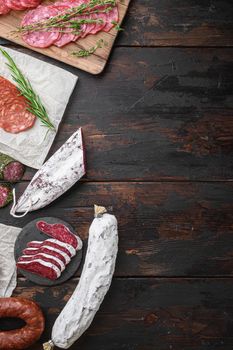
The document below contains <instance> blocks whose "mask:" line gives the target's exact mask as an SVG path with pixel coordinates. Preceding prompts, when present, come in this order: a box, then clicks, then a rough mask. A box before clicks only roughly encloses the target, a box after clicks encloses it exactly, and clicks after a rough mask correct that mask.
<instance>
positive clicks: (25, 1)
mask: <svg viewBox="0 0 233 350" xmlns="http://www.w3.org/2000/svg"><path fill="white" fill-rule="evenodd" d="M20 3H21V5H22V6H24V7H25V8H30V7H37V6H38V5H39V4H40V3H41V0H20Z"/></svg>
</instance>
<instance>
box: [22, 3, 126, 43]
mask: <svg viewBox="0 0 233 350" xmlns="http://www.w3.org/2000/svg"><path fill="white" fill-rule="evenodd" d="M89 3H90V0H64V1H57V2H55V3H54V4H52V5H51V4H50V5H47V6H46V5H43V6H42V5H41V6H38V7H37V8H36V9H35V10H31V11H29V12H28V13H27V14H26V15H25V16H24V18H23V20H22V23H21V27H25V26H30V25H33V24H34V25H35V23H39V22H43V21H45V20H46V19H49V18H52V17H56V16H59V15H62V14H64V13H65V12H67V11H71V10H72V8H75V7H78V6H80V5H82V4H85V5H87V6H88V4H89ZM106 6H107V5H105V6H95V7H94V9H92V11H91V12H92V13H90V14H87V13H86V14H85V12H88V11H89V10H90V9H89V8H88V7H87V9H86V10H85V11H83V13H82V14H79V15H77V16H75V17H73V18H72V21H79V20H83V19H84V20H95V21H96V23H84V24H82V25H81V28H80V29H79V34H78V35H75V34H73V31H74V30H73V29H71V28H69V27H65V28H62V33H61V30H59V28H56V27H53V29H51V28H50V30H46V29H43V30H33V31H28V32H26V33H24V35H23V40H24V41H25V42H26V43H27V44H28V45H30V46H33V47H40V48H46V47H49V46H51V45H55V46H57V47H62V46H65V45H66V44H68V43H70V42H72V41H73V42H74V41H77V40H78V39H79V38H85V37H86V36H87V35H89V34H96V33H98V32H100V31H104V32H109V31H110V30H111V29H112V28H113V27H114V25H115V23H117V22H118V20H119V12H118V7H117V5H115V6H112V5H108V6H109V11H107V12H104V10H106ZM98 11H99V12H98Z"/></svg>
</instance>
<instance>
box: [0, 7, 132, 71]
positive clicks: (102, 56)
mask: <svg viewBox="0 0 233 350" xmlns="http://www.w3.org/2000/svg"><path fill="white" fill-rule="evenodd" d="M51 2H54V1H45V2H44V3H45V4H46V3H51ZM117 3H118V8H119V13H120V24H121V23H122V21H123V19H124V16H125V14H126V12H127V9H128V6H129V3H130V0H124V1H121V0H118V1H117ZM24 14H25V11H11V12H10V13H9V14H8V15H1V16H0V37H2V38H4V39H7V40H10V41H12V42H14V43H16V44H19V45H22V46H24V47H27V48H30V49H31V50H34V51H37V52H40V53H42V54H44V55H46V56H49V57H52V58H55V59H57V60H59V61H62V62H65V63H67V64H69V65H71V66H74V67H77V68H80V69H82V70H84V71H86V72H89V73H92V74H99V73H101V72H102V71H103V69H104V67H105V65H106V63H107V60H108V57H109V55H110V52H111V49H112V47H113V44H114V41H115V39H116V37H117V34H118V31H117V30H116V29H114V28H113V29H112V30H111V31H110V32H109V33H105V32H100V33H98V34H97V35H88V36H87V37H86V38H85V39H79V40H78V41H77V42H76V43H72V44H68V45H66V46H64V47H63V48H58V47H56V46H51V47H49V48H47V49H37V48H33V47H31V46H29V45H27V44H26V43H25V42H24V41H23V40H22V39H21V36H20V34H19V35H18V34H17V35H16V34H15V33H13V32H14V31H15V30H16V28H17V27H18V26H19V25H20V22H21V19H22V17H23V16H24ZM100 39H103V40H104V42H105V43H106V44H107V45H104V46H103V47H102V48H99V49H97V50H96V52H95V53H94V54H92V55H90V56H89V57H75V56H73V55H72V54H71V53H72V52H73V51H78V50H80V49H85V50H88V49H90V48H91V47H93V46H95V45H96V43H97V41H98V40H100Z"/></svg>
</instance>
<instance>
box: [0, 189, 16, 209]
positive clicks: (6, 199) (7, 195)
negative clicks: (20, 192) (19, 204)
mask: <svg viewBox="0 0 233 350" xmlns="http://www.w3.org/2000/svg"><path fill="white" fill-rule="evenodd" d="M12 199H13V196H12V189H11V187H10V186H9V185H8V184H4V183H1V184H0V208H3V207H5V206H6V205H7V204H9V203H10V202H12Z"/></svg>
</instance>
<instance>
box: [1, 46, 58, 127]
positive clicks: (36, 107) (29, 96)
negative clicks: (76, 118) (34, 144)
mask: <svg viewBox="0 0 233 350" xmlns="http://www.w3.org/2000/svg"><path fill="white" fill-rule="evenodd" d="M0 51H1V53H2V54H3V56H4V57H5V58H6V59H7V61H8V63H6V65H7V67H8V68H9V70H10V72H11V76H12V78H13V80H14V81H15V82H16V84H17V89H18V90H19V92H20V93H21V95H23V96H24V97H25V98H26V100H27V102H28V106H29V107H28V111H29V112H31V113H32V114H34V115H35V116H36V117H37V118H38V119H39V120H40V121H41V122H42V124H43V125H44V126H46V127H47V128H49V129H51V130H55V127H54V125H53V124H52V122H51V121H50V119H49V116H48V114H47V112H46V109H45V107H44V105H43V104H42V102H41V99H40V97H39V96H38V95H37V94H36V93H35V91H34V90H33V88H32V86H31V83H30V81H29V80H28V79H27V78H25V77H24V75H23V73H22V72H21V71H20V69H19V68H18V67H17V65H16V64H15V62H14V60H13V59H12V57H11V56H10V55H9V54H8V53H7V52H6V51H5V50H3V49H1V48H0Z"/></svg>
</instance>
